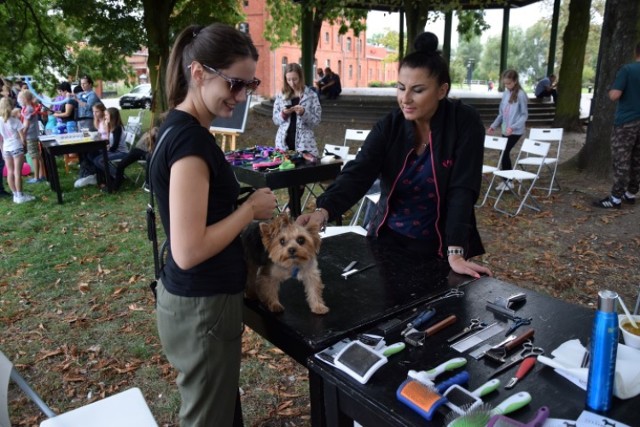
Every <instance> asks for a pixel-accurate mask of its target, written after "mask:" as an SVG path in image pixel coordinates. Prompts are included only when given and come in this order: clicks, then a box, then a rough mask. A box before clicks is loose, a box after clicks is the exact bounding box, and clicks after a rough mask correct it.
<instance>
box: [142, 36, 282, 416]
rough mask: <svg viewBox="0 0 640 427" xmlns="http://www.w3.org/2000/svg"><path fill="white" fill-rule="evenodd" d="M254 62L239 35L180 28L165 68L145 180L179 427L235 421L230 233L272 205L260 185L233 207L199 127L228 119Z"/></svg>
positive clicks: (237, 296) (240, 273)
mask: <svg viewBox="0 0 640 427" xmlns="http://www.w3.org/2000/svg"><path fill="white" fill-rule="evenodd" d="M257 60H258V53H257V51H256V48H255V47H254V45H253V43H252V42H251V39H250V38H249V37H248V36H247V35H246V34H244V33H242V32H240V31H238V30H236V29H234V28H233V27H229V26H227V25H222V24H212V25H209V26H207V27H201V26H189V27H187V28H186V29H185V30H184V31H182V33H180V35H179V36H178V37H177V39H176V42H175V44H174V46H173V50H172V51H171V54H170V57H169V62H168V66H167V76H166V93H167V100H168V104H169V108H170V110H169V112H168V113H167V116H166V119H165V120H164V122H163V123H162V126H161V128H160V131H159V133H158V142H157V144H156V149H155V155H154V158H152V160H151V170H150V177H151V187H152V190H153V191H155V194H156V197H157V201H158V210H159V212H160V218H161V220H162V225H163V228H164V231H165V234H166V236H167V243H168V248H169V249H168V253H167V257H166V262H165V265H164V267H163V269H162V271H161V273H160V277H159V280H158V289H157V298H158V299H157V323H158V332H159V336H160V340H161V342H162V348H163V350H164V352H165V354H166V356H167V359H168V360H169V362H170V363H171V364H172V365H173V367H174V368H175V369H176V370H177V371H178V377H177V383H178V388H179V391H180V396H181V398H182V404H181V407H180V414H179V416H180V425H181V426H183V427H184V426H214V425H215V426H231V425H242V411H241V407H240V398H239V393H238V383H239V376H240V358H241V344H242V341H241V337H242V332H243V323H242V306H243V291H244V285H245V281H246V266H245V262H244V251H243V248H242V243H241V241H240V239H239V234H240V232H241V231H242V229H243V228H244V227H245V226H247V225H248V224H249V223H250V222H251V221H253V220H256V219H268V218H271V216H272V214H273V212H274V210H275V209H276V206H277V204H276V197H275V195H274V194H273V192H272V191H271V190H270V189H268V188H262V189H258V190H256V191H255V192H254V193H253V194H252V195H251V196H250V197H249V198H248V199H247V201H245V202H244V203H243V204H242V205H241V206H239V207H236V200H237V198H238V195H239V190H240V188H239V184H238V182H237V180H236V178H235V175H234V173H233V171H232V169H231V166H230V165H229V164H228V163H227V161H226V160H225V157H224V153H223V152H222V150H221V149H220V147H218V145H217V144H216V141H215V138H214V137H213V136H212V134H211V133H210V132H209V125H210V124H211V122H212V121H213V119H214V118H215V117H231V114H232V113H233V109H234V107H235V106H236V105H237V104H239V103H241V102H243V101H245V100H246V99H247V94H249V93H251V92H252V91H253V90H255V89H256V88H257V87H258V85H259V83H260V81H259V80H258V79H256V78H255V77H254V76H255V72H256V61H257Z"/></svg>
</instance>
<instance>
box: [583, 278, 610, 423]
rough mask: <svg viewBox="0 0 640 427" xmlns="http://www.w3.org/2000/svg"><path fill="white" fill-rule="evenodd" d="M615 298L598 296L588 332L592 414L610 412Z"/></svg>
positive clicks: (599, 293) (589, 390)
mask: <svg viewBox="0 0 640 427" xmlns="http://www.w3.org/2000/svg"><path fill="white" fill-rule="evenodd" d="M617 301H618V294H617V293H615V292H613V291H600V292H598V310H597V311H596V316H595V319H594V321H593V331H592V332H591V362H590V365H589V379H588V380H587V408H588V409H590V410H591V411H594V412H606V411H608V410H609V409H611V400H612V396H613V380H614V377H615V371H616V354H617V352H618V314H617V313H616V303H617Z"/></svg>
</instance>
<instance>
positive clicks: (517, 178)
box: [493, 138, 551, 217]
mask: <svg viewBox="0 0 640 427" xmlns="http://www.w3.org/2000/svg"><path fill="white" fill-rule="evenodd" d="M550 145H551V144H550V143H548V142H541V141H534V140H533V139H529V138H526V139H525V140H524V142H523V143H522V147H521V148H520V152H519V153H518V158H517V159H516V164H518V160H520V159H523V158H525V157H526V156H529V155H530V156H537V157H539V158H540V159H541V162H539V165H538V168H537V170H536V172H535V173H533V172H528V171H525V170H522V169H513V170H506V171H503V170H497V171H494V172H493V174H494V175H495V176H498V177H500V178H503V179H506V180H509V181H510V182H511V183H516V182H517V183H518V184H519V186H520V188H518V191H516V190H515V188H514V187H512V186H508V185H505V186H504V188H503V189H502V190H501V191H500V193H499V194H498V197H496V202H495V203H494V205H493V208H494V209H495V210H497V211H498V212H502V213H504V214H507V215H509V216H512V217H513V216H516V215H518V214H519V213H520V211H521V210H522V208H523V207H525V206H526V207H528V208H529V209H533V210H534V211H536V212H539V211H540V209H541V208H540V205H539V204H538V202H537V201H536V198H535V197H534V196H533V195H532V194H531V191H532V190H533V188H534V187H535V185H536V181H537V180H538V178H539V176H540V171H541V170H542V166H543V165H544V164H545V163H544V160H545V159H546V158H547V154H548V153H549V146H550ZM527 181H530V184H529V185H528V186H526V185H525V182H527ZM523 188H525V194H524V196H521V195H520V192H521V190H522V189H523ZM505 191H508V192H509V193H511V194H512V195H514V196H515V197H516V198H517V199H518V200H519V201H520V203H519V205H518V208H517V209H516V210H515V211H507V210H505V209H501V208H499V207H498V205H499V204H500V201H502V197H503V195H504V193H505ZM529 200H530V202H531V203H527V201H529ZM503 203H504V202H503Z"/></svg>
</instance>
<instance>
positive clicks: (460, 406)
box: [444, 379, 500, 415]
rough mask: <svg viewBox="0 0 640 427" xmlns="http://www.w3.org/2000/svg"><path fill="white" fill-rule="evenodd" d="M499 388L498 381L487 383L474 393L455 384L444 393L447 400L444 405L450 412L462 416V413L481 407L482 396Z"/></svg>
mask: <svg viewBox="0 0 640 427" xmlns="http://www.w3.org/2000/svg"><path fill="white" fill-rule="evenodd" d="M498 387H500V380H498V379H493V380H490V381H487V382H486V383H484V384H483V385H481V386H480V387H478V388H477V389H475V390H474V391H469V390H466V389H464V388H462V387H460V386H459V385H457V384H454V385H452V386H451V387H449V388H448V389H447V390H446V391H445V392H444V397H446V398H447V402H446V405H447V407H448V408H449V409H451V410H452V411H454V412H456V413H458V414H460V415H462V414H463V413H465V412H467V411H470V410H471V409H474V408H476V407H477V406H479V405H482V399H480V398H481V397H482V396H485V395H487V394H489V393H491V392H492V391H495V390H497V389H498Z"/></svg>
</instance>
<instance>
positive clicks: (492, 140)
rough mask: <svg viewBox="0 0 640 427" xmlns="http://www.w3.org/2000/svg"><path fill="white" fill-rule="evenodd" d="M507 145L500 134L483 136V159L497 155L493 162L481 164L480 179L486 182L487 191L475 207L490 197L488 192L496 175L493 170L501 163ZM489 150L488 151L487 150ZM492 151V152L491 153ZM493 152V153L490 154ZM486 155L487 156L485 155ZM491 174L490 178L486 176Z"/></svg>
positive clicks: (492, 158)
mask: <svg viewBox="0 0 640 427" xmlns="http://www.w3.org/2000/svg"><path fill="white" fill-rule="evenodd" d="M506 147H507V138H505V137H501V136H489V135H486V136H485V137H484V159H485V161H486V160H489V159H490V160H494V159H495V156H496V155H497V157H498V161H497V162H496V163H495V166H494V164H493V163H492V164H489V165H488V164H483V165H482V179H483V181H485V182H487V185H488V187H487V191H486V192H485V193H484V198H483V199H482V203H480V204H479V205H476V207H477V208H479V207H482V206H484V204H485V203H486V202H487V199H488V198H489V197H490V196H489V194H490V192H491V189H492V188H493V183H494V181H495V180H496V176H495V175H494V174H493V172H495V171H497V170H499V169H500V165H501V164H502V156H504V149H505V148H506ZM487 150H489V151H487ZM491 151H493V152H494V153H491ZM492 154H495V155H492ZM487 155H488V156H487ZM489 174H491V179H489V178H488V176H487V175H489Z"/></svg>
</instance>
